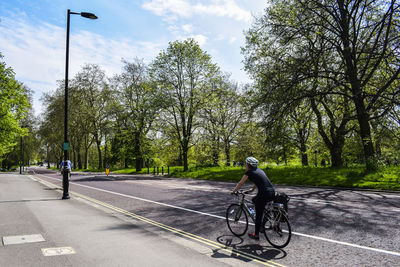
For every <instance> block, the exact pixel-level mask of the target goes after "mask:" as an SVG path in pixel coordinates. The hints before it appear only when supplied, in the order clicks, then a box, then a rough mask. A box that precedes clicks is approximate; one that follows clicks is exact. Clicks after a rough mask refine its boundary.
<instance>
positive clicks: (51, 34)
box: [0, 17, 164, 112]
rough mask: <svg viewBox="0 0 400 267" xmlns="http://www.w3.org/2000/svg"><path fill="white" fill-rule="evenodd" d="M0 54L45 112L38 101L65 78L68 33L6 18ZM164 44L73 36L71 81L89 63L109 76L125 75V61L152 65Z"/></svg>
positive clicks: (0, 36)
mask: <svg viewBox="0 0 400 267" xmlns="http://www.w3.org/2000/svg"><path fill="white" fill-rule="evenodd" d="M0 32H1V34H0V51H1V53H2V54H3V56H4V57H5V58H4V61H5V62H6V64H7V66H9V67H11V68H13V70H14V72H15V73H16V78H17V79H18V80H19V81H21V82H23V83H24V84H26V85H27V86H28V87H29V88H31V89H32V90H33V91H34V109H35V111H36V112H40V111H41V107H40V103H39V101H38V99H39V98H40V97H41V95H42V93H45V92H49V91H52V90H54V89H55V88H56V86H57V80H62V79H64V77H65V29H64V28H62V27H58V26H54V25H50V24H48V23H44V22H37V21H36V22H35V23H33V22H32V21H27V19H26V18H22V19H16V18H7V17H2V19H1V23H0ZM163 45H164V43H162V44H161V43H152V42H133V41H131V40H129V39H126V40H112V39H111V40H110V39H106V38H105V37H102V36H100V35H97V34H93V33H91V32H87V31H79V32H74V33H71V35H70V59H69V63H70V64H69V78H70V79H71V78H73V76H74V75H75V74H76V73H77V72H78V71H79V70H80V69H81V67H82V66H83V65H84V64H86V63H93V64H99V65H100V66H101V68H102V69H103V70H105V72H106V74H107V75H108V76H112V75H114V74H116V73H120V72H121V67H122V63H121V59H122V58H125V59H127V60H130V59H133V58H134V57H139V58H142V59H144V60H145V61H147V62H149V61H150V60H152V59H153V58H154V57H155V56H156V55H157V54H158V53H159V52H160V50H161V49H162V47H163Z"/></svg>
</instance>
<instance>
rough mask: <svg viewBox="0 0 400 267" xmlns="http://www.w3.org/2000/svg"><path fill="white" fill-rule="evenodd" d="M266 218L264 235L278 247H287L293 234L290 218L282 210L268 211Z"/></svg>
mask: <svg viewBox="0 0 400 267" xmlns="http://www.w3.org/2000/svg"><path fill="white" fill-rule="evenodd" d="M265 216H267V218H265V220H264V222H265V223H264V224H263V227H264V235H265V238H266V239H267V241H268V242H269V243H270V244H271V245H272V246H273V247H276V248H284V247H286V246H287V245H288V244H289V242H290V238H291V236H292V229H291V227H290V223H289V218H288V217H287V215H286V212H284V211H282V210H272V211H270V212H268V213H267V214H266V215H265Z"/></svg>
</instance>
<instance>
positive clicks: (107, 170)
mask: <svg viewBox="0 0 400 267" xmlns="http://www.w3.org/2000/svg"><path fill="white" fill-rule="evenodd" d="M106 174H107V176H108V175H109V174H110V167H108V166H107V168H106Z"/></svg>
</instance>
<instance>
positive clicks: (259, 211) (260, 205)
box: [252, 191, 275, 235]
mask: <svg viewBox="0 0 400 267" xmlns="http://www.w3.org/2000/svg"><path fill="white" fill-rule="evenodd" d="M274 197H275V192H274V191H267V193H264V194H260V195H258V194H257V195H256V196H255V197H253V199H252V201H253V203H254V205H255V210H256V225H255V231H254V233H255V234H256V235H258V234H259V233H260V227H261V222H262V218H263V215H264V208H265V205H266V204H267V203H268V202H269V201H272V200H274Z"/></svg>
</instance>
